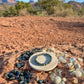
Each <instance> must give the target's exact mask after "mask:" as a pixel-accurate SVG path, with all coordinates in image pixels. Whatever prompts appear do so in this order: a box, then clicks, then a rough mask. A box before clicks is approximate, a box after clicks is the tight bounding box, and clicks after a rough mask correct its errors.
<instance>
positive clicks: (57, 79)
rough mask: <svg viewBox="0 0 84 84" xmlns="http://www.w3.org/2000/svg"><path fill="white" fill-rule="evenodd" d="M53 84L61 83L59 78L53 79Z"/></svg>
mask: <svg viewBox="0 0 84 84" xmlns="http://www.w3.org/2000/svg"><path fill="white" fill-rule="evenodd" d="M54 83H55V84H59V83H61V77H59V76H57V77H55V78H54Z"/></svg>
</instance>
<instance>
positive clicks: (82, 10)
mask: <svg viewBox="0 0 84 84" xmlns="http://www.w3.org/2000/svg"><path fill="white" fill-rule="evenodd" d="M78 15H79V16H84V7H83V8H81V9H80V10H79V13H78Z"/></svg>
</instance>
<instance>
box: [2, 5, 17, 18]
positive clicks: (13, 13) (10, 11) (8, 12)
mask: <svg viewBox="0 0 84 84" xmlns="http://www.w3.org/2000/svg"><path fill="white" fill-rule="evenodd" d="M3 15H4V17H6V16H16V15H17V10H16V9H15V8H14V7H13V6H11V7H10V8H9V9H8V10H6V11H5V12H4V13H3Z"/></svg>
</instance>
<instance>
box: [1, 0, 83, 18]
mask: <svg viewBox="0 0 84 84" xmlns="http://www.w3.org/2000/svg"><path fill="white" fill-rule="evenodd" d="M64 2H65V0H39V2H37V3H36V4H35V5H34V6H32V5H31V3H25V2H23V1H18V3H17V4H15V6H11V7H10V8H8V7H7V6H6V4H3V6H4V8H5V11H4V12H0V16H4V17H7V16H19V15H20V16H23V15H28V14H31V15H39V16H61V17H66V16H84V7H83V8H81V9H77V8H75V7H73V6H71V5H69V4H68V3H64Z"/></svg>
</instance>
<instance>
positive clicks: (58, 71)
mask: <svg viewBox="0 0 84 84" xmlns="http://www.w3.org/2000/svg"><path fill="white" fill-rule="evenodd" d="M61 73H62V70H61V69H58V70H57V75H58V76H60V77H61V76H62V75H61Z"/></svg>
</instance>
